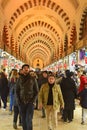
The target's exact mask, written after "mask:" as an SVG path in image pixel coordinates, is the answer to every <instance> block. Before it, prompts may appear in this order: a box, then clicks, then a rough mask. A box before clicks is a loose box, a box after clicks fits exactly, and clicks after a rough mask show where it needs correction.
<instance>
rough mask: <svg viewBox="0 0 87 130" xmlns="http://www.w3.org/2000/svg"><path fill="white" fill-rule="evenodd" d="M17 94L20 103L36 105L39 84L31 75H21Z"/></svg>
mask: <svg viewBox="0 0 87 130" xmlns="http://www.w3.org/2000/svg"><path fill="white" fill-rule="evenodd" d="M16 94H17V99H18V103H19V104H20V103H24V104H27V103H35V101H36V98H37V95H38V84H37V81H36V79H35V78H34V77H32V76H30V74H27V75H26V76H25V75H20V77H19V79H18V81H17V86H16Z"/></svg>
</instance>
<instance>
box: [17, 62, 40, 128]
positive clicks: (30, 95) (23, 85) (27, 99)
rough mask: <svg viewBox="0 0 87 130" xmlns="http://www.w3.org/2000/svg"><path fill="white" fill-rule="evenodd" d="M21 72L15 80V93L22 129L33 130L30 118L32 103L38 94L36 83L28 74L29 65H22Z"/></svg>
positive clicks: (32, 111)
mask: <svg viewBox="0 0 87 130" xmlns="http://www.w3.org/2000/svg"><path fill="white" fill-rule="evenodd" d="M22 70H23V74H21V75H20V77H19V79H18V81H17V87H16V94H17V100H18V104H19V109H20V113H21V117H22V127H23V130H33V126H32V119H33V113H34V104H35V103H36V98H37V95H38V85H37V81H36V79H35V78H34V77H32V76H31V75H30V74H29V65H28V64H24V65H23V66H22Z"/></svg>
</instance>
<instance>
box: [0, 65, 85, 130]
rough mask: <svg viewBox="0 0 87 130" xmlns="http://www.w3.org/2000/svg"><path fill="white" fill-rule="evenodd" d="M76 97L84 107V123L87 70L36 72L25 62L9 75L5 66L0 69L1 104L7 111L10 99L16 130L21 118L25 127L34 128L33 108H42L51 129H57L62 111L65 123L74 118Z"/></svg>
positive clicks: (83, 117)
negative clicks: (0, 70) (59, 114)
mask: <svg viewBox="0 0 87 130" xmlns="http://www.w3.org/2000/svg"><path fill="white" fill-rule="evenodd" d="M75 99H77V100H79V101H80V105H81V107H82V117H81V124H82V125H83V124H85V122H86V116H87V75H86V71H80V70H77V71H75V72H71V71H70V70H65V72H63V73H62V72H56V73H54V72H51V71H50V72H49V71H46V70H45V71H38V72H35V71H33V70H30V66H29V65H28V64H24V65H23V66H22V67H21V69H20V70H19V71H18V70H17V69H12V70H11V72H10V73H9V75H8V76H7V74H6V73H5V69H4V70H3V71H2V72H0V107H1V108H2V109H3V110H6V108H7V103H8V102H9V114H10V115H13V128H14V129H17V121H18V117H19V125H20V126H22V128H23V130H33V115H34V110H41V114H42V115H41V117H42V118H46V119H47V126H48V130H57V126H58V124H57V123H58V120H57V118H58V113H59V112H60V113H61V119H62V121H63V122H66V123H71V122H72V121H73V119H74V110H75V107H76V106H75ZM1 100H2V102H3V106H1Z"/></svg>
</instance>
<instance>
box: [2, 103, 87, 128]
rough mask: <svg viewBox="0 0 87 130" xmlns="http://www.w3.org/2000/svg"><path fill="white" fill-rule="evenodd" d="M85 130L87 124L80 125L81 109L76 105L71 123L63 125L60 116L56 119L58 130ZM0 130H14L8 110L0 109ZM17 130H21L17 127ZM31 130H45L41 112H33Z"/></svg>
mask: <svg viewBox="0 0 87 130" xmlns="http://www.w3.org/2000/svg"><path fill="white" fill-rule="evenodd" d="M74 129H76V130H86V129H87V123H86V124H85V125H81V107H80V106H79V105H78V103H76V110H75V113H74V120H73V121H72V122H71V123H64V122H63V121H62V120H61V116H59V118H58V130H74ZM0 130H14V128H13V114H12V115H9V110H8V108H7V110H3V109H2V108H1V109H0ZM18 130H22V128H21V126H18ZM33 130H47V125H46V118H41V111H38V110H35V112H34V119H33Z"/></svg>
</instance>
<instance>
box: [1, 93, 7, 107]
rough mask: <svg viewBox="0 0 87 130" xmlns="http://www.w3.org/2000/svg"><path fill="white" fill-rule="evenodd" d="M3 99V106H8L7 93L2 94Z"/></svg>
mask: <svg viewBox="0 0 87 130" xmlns="http://www.w3.org/2000/svg"><path fill="white" fill-rule="evenodd" d="M1 99H2V101H3V104H4V106H3V108H6V107H7V96H6V95H1Z"/></svg>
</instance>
